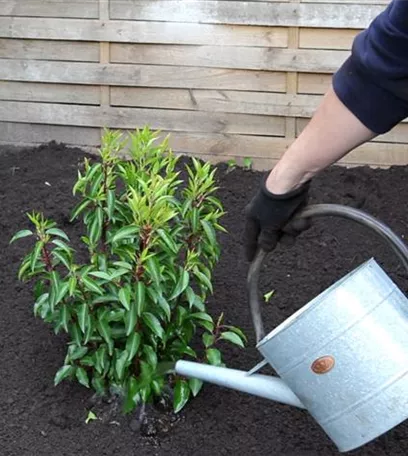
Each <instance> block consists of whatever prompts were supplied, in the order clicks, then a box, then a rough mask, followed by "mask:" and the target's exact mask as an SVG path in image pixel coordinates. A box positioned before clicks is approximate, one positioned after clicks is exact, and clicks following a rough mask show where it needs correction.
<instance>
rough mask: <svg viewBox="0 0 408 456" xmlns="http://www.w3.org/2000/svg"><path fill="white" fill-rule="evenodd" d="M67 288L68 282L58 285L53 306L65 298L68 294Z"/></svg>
mask: <svg viewBox="0 0 408 456" xmlns="http://www.w3.org/2000/svg"><path fill="white" fill-rule="evenodd" d="M68 288H69V282H63V283H62V284H61V283H60V284H59V289H58V294H57V300H56V303H55V304H58V303H60V302H61V301H62V300H63V299H64V298H65V295H66V294H67V293H68Z"/></svg>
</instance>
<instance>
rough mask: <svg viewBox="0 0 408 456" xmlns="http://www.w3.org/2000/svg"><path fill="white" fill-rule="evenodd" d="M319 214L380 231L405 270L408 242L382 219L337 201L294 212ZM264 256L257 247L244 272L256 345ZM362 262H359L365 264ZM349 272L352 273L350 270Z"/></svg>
mask: <svg viewBox="0 0 408 456" xmlns="http://www.w3.org/2000/svg"><path fill="white" fill-rule="evenodd" d="M321 216H338V217H341V218H345V219H348V220H352V221H354V222H357V223H358V224H360V225H363V226H365V227H367V228H370V229H371V230H372V231H374V232H375V233H376V234H378V235H380V237H381V238H382V239H383V240H385V241H386V243H387V244H388V245H389V246H390V247H391V248H392V249H393V251H394V253H395V254H396V255H397V256H398V258H399V259H400V261H401V262H402V264H403V265H404V266H405V269H406V270H407V271H408V246H407V245H406V244H405V243H404V242H403V241H402V239H401V238H400V237H399V236H398V235H397V234H395V233H394V232H393V231H392V230H391V229H390V228H389V227H388V226H387V225H385V224H384V223H383V222H381V221H379V220H378V219H376V218H374V217H373V216H371V215H370V214H368V213H366V212H365V211H362V210H360V209H355V208H352V207H348V206H344V205H340V204H316V205H311V206H307V207H306V208H305V209H303V211H302V212H300V214H298V215H297V216H296V219H300V218H304V219H309V218H313V217H321ZM266 256H267V252H265V251H264V250H262V249H260V250H259V251H258V252H257V254H256V256H255V258H254V260H253V261H252V263H251V264H250V268H249V271H248V275H247V292H248V298H249V305H250V310H251V317H252V322H253V326H254V329H255V335H256V346H259V344H260V342H261V341H262V340H263V339H264V338H265V330H264V325H263V321H262V315H261V305H260V300H259V293H258V282H259V275H260V270H261V266H262V264H263V262H264V260H265V258H266ZM368 261H369V260H368ZM366 263H367V262H366ZM364 264H365V263H364ZM364 264H363V265H360V266H364ZM357 269H358V268H357ZM351 273H353V271H352V272H351ZM349 274H350V273H349ZM349 274H348V275H349ZM346 277H347V276H346ZM296 313H297V312H295V314H296ZM272 331H274V330H272Z"/></svg>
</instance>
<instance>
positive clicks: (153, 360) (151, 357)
mask: <svg viewBox="0 0 408 456" xmlns="http://www.w3.org/2000/svg"><path fill="white" fill-rule="evenodd" d="M143 352H144V353H145V355H146V359H147V362H148V363H149V364H150V365H151V366H152V367H153V369H156V366H157V355H156V352H155V351H154V349H153V348H152V347H151V346H150V345H144V346H143Z"/></svg>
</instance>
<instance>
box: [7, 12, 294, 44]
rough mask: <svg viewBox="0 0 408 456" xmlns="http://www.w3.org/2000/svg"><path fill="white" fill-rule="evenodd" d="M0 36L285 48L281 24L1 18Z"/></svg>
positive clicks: (286, 39)
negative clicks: (251, 24) (274, 25)
mask: <svg viewBox="0 0 408 456" xmlns="http://www.w3.org/2000/svg"><path fill="white" fill-rule="evenodd" d="M0 36H1V37H4V38H29V39H42V40H75V41H109V42H127V43H153V44H198V45H201V44H207V45H218V44H220V43H222V45H223V46H268V47H287V42H288V31H287V29H285V28H282V27H254V26H248V25H222V24H217V25H213V24H194V23H184V24H183V23H174V22H167V23H166V24H165V25H163V22H145V21H113V20H110V21H97V20H76V19H46V18H44V19H42V20H41V21H33V20H32V19H31V18H23V17H0Z"/></svg>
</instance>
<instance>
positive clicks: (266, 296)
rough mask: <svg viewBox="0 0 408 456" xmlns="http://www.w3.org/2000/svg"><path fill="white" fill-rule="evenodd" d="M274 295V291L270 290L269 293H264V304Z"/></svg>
mask: <svg viewBox="0 0 408 456" xmlns="http://www.w3.org/2000/svg"><path fill="white" fill-rule="evenodd" d="M274 293H275V290H271V291H269V292H268V293H265V294H264V300H265V302H269V301H270V299H271V298H272V296H273V295H274Z"/></svg>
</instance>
